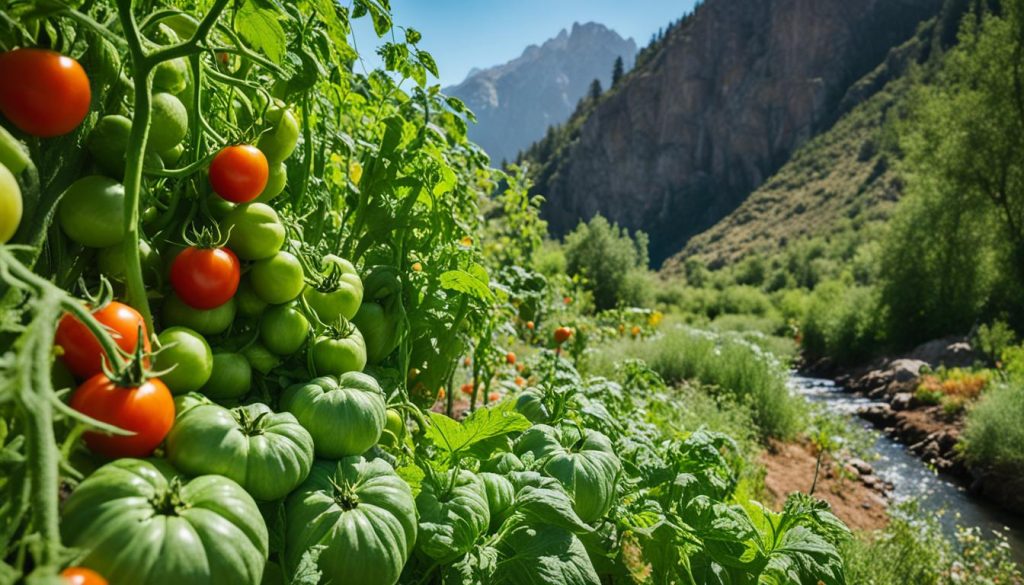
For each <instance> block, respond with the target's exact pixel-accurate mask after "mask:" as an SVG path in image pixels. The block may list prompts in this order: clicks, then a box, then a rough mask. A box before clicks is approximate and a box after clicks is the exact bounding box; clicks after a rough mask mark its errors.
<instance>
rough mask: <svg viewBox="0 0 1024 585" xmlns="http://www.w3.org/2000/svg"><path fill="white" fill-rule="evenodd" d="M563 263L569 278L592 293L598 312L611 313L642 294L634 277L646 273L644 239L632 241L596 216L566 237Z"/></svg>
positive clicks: (637, 237) (639, 234)
mask: <svg viewBox="0 0 1024 585" xmlns="http://www.w3.org/2000/svg"><path fill="white" fill-rule="evenodd" d="M565 259H566V266H565V268H566V271H567V272H568V274H569V275H571V276H578V277H582V278H583V279H584V285H585V286H586V288H587V289H588V290H590V291H591V292H592V293H593V295H594V303H595V306H596V308H597V310H599V311H603V310H606V309H613V308H615V307H616V306H618V305H620V304H630V302H631V301H635V300H636V298H637V297H638V296H641V292H642V291H639V292H638V291H637V282H638V278H641V277H640V276H638V275H637V274H636V273H637V272H646V271H647V262H648V256H647V235H646V234H644V233H643V232H637V233H636V234H635V235H634V236H633V237H631V236H630V235H629V232H628V231H626V230H625V229H623V228H619V226H618V225H615V224H610V223H608V220H607V219H605V218H604V217H602V216H600V215H596V216H594V217H593V218H592V219H591V220H590V222H589V223H583V222H580V224H579V225H578V226H576V229H575V230H573V231H572V233H570V234H569V235H567V236H566V237H565ZM630 296H632V297H633V298H630ZM648 302H649V300H648Z"/></svg>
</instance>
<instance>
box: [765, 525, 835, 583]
mask: <svg viewBox="0 0 1024 585" xmlns="http://www.w3.org/2000/svg"><path fill="white" fill-rule="evenodd" d="M757 582H758V583H761V584H764V585H786V584H787V583H819V584H821V583H823V584H824V585H842V584H844V583H846V578H845V577H844V576H843V559H842V557H841V556H839V551H837V550H836V548H835V547H834V546H832V545H831V544H829V543H828V542H827V541H826V540H825V539H824V538H822V537H820V536H818V535H817V534H814V533H813V532H811V531H810V530H808V529H807V528H804V527H803V526H797V527H796V528H793V529H792V530H790V531H788V532H786V534H785V535H783V537H782V539H781V542H780V546H779V547H778V548H776V549H775V550H773V551H772V552H771V554H770V555H768V563H767V564H766V565H765V567H764V570H763V571H762V573H761V576H760V577H759V578H758V580H757Z"/></svg>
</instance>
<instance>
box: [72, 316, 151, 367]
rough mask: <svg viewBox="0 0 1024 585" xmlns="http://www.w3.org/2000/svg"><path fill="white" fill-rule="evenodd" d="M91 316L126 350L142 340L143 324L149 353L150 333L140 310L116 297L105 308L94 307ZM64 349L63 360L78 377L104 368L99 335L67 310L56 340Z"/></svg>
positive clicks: (130, 350) (144, 345)
mask: <svg viewBox="0 0 1024 585" xmlns="http://www.w3.org/2000/svg"><path fill="white" fill-rule="evenodd" d="M92 316H93V317H95V319H96V320H97V321H99V322H100V324H102V325H103V326H105V327H106V328H107V329H108V330H109V331H110V334H111V336H112V337H113V338H114V342H115V343H117V345H118V346H119V347H120V348H121V349H123V350H124V351H126V352H128V353H131V352H133V351H135V346H136V344H138V342H139V327H140V326H141V327H142V333H143V341H142V347H143V350H144V351H145V352H146V353H149V335H148V334H147V333H146V326H145V324H144V323H143V321H142V315H140V314H139V312H138V311H136V310H135V309H133V308H131V307H129V306H128V305H126V304H124V303H119V302H117V301H113V302H111V303H110V304H108V305H107V306H105V307H103V308H102V309H98V310H96V311H93V313H92ZM54 343H55V344H56V345H59V346H60V347H61V348H62V349H63V351H64V355H63V358H64V363H65V364H66V365H67V366H68V369H69V370H71V373H72V374H74V375H76V376H78V377H79V378H88V377H90V376H94V375H96V374H98V373H100V372H101V371H103V361H104V355H103V348H102V347H101V346H100V342H99V340H98V339H96V336H95V335H93V334H92V331H89V328H88V327H86V326H85V325H84V324H83V323H82V322H81V321H79V320H78V319H76V318H75V317H74V316H73V315H71V314H70V313H69V314H65V315H64V316H63V317H61V320H60V323H59V324H58V325H57V336H56V339H55V340H54Z"/></svg>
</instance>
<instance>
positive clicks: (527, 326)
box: [526, 321, 533, 331]
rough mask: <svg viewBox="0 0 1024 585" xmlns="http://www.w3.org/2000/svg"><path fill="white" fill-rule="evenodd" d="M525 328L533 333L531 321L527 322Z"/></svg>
mask: <svg viewBox="0 0 1024 585" xmlns="http://www.w3.org/2000/svg"><path fill="white" fill-rule="evenodd" d="M526 328H527V329H529V330H530V331H533V321H527V322H526Z"/></svg>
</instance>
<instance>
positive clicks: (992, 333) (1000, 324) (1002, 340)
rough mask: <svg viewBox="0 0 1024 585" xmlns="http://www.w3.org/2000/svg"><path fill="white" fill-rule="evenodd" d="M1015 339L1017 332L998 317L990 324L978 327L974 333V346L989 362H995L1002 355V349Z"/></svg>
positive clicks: (1011, 343) (1014, 341)
mask: <svg viewBox="0 0 1024 585" xmlns="http://www.w3.org/2000/svg"><path fill="white" fill-rule="evenodd" d="M1016 341H1017V334H1016V333H1014V332H1013V329H1010V326H1009V325H1007V324H1006V322H1005V321H1002V320H998V319H997V320H995V321H993V322H992V323H991V324H985V325H982V326H981V327H978V332H977V333H976V334H975V335H974V346H975V347H976V348H978V349H979V350H980V351H981V353H983V354H985V357H987V358H988V360H989V363H990V364H994V363H996V361H997V360H998V359H999V358H1000V357H1001V356H1002V355H1003V351H1004V350H1005V349H1006V348H1008V347H1010V346H1011V345H1013V344H1014V343H1016Z"/></svg>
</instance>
